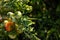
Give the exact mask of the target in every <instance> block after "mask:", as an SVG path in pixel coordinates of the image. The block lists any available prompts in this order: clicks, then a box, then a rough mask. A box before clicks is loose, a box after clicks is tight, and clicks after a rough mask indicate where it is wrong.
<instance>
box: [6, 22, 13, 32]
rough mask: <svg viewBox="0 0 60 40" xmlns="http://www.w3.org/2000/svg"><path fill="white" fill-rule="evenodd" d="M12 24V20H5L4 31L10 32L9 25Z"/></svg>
mask: <svg viewBox="0 0 60 40" xmlns="http://www.w3.org/2000/svg"><path fill="white" fill-rule="evenodd" d="M12 25H13V22H7V23H5V29H6V31H8V32H10V31H11V30H12V28H11V26H12Z"/></svg>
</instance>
